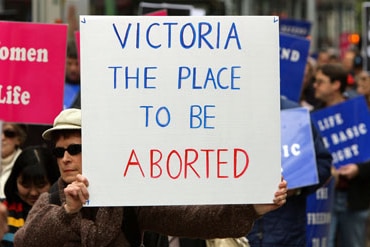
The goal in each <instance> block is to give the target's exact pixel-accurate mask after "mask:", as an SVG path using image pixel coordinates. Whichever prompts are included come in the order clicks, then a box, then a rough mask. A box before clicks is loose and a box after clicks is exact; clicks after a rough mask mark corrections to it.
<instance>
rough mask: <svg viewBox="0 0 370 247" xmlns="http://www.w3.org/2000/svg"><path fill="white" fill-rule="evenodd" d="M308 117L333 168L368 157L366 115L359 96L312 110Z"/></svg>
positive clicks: (369, 141)
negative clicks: (329, 157)
mask: <svg viewBox="0 0 370 247" xmlns="http://www.w3.org/2000/svg"><path fill="white" fill-rule="evenodd" d="M311 118H312V120H313V123H314V124H315V126H316V127H317V129H318V130H319V131H320V134H321V136H322V138H323V141H324V144H325V146H326V148H327V149H328V150H329V151H330V152H331V154H332V156H333V164H334V165H335V167H337V168H339V167H340V166H342V165H346V164H349V163H358V162H364V161H366V160H369V159H370V133H369V131H368V129H369V127H370V114H369V110H368V107H367V104H366V100H365V98H364V97H363V96H358V97H355V98H352V99H349V100H346V101H345V102H343V103H340V104H337V105H334V106H331V107H327V108H324V109H321V110H318V111H315V112H312V113H311Z"/></svg>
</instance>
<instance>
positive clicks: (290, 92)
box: [280, 33, 310, 102]
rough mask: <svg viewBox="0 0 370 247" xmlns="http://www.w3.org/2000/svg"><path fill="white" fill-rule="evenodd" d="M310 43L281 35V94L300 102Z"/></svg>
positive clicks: (303, 39) (306, 40) (298, 38)
mask: <svg viewBox="0 0 370 247" xmlns="http://www.w3.org/2000/svg"><path fill="white" fill-rule="evenodd" d="M309 48H310V41H309V40H308V39H305V38H301V37H298V36H292V35H288V34H282V33H280V78H281V81H280V93H281V95H283V96H285V97H287V98H288V99H290V100H292V101H295V102H299V98H300V95H301V91H302V83H303V76H304V70H305V67H306V63H307V57H308V51H309Z"/></svg>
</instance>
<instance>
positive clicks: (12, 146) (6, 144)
mask: <svg viewBox="0 0 370 247" xmlns="http://www.w3.org/2000/svg"><path fill="white" fill-rule="evenodd" d="M20 144H21V140H20V137H19V133H17V131H16V129H15V127H14V125H13V124H9V123H4V124H3V131H2V132H1V158H6V157H8V156H9V155H11V154H12V153H13V152H14V151H15V150H16V149H17V147H18V146H19V145H20Z"/></svg>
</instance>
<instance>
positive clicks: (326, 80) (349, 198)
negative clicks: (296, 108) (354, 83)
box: [314, 64, 370, 247]
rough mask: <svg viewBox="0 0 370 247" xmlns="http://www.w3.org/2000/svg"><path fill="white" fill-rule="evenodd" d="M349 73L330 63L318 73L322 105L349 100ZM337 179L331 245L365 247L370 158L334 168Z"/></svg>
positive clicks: (315, 85) (329, 245) (369, 194)
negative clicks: (347, 91) (346, 93)
mask: <svg viewBox="0 0 370 247" xmlns="http://www.w3.org/2000/svg"><path fill="white" fill-rule="evenodd" d="M347 77H348V72H346V71H345V70H344V68H343V66H341V65H339V64H327V65H323V66H321V67H319V68H318V70H317V72H316V81H315V83H314V87H315V97H317V98H319V99H320V100H321V101H322V102H323V105H322V106H321V108H324V107H330V106H334V105H336V104H339V103H343V102H345V101H346V100H347V98H346V96H345V90H346V86H347ZM332 172H333V175H334V177H335V178H336V180H337V183H336V188H335V193H334V206H333V210H332V217H331V229H330V236H329V241H328V247H334V246H339V247H347V246H351V247H363V246H365V245H366V223H367V218H368V215H369V204H370V191H369V188H370V161H367V162H363V163H357V164H354V163H351V164H346V165H343V166H341V167H340V168H338V169H333V170H332Z"/></svg>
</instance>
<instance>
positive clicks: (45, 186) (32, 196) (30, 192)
mask: <svg viewBox="0 0 370 247" xmlns="http://www.w3.org/2000/svg"><path fill="white" fill-rule="evenodd" d="M17 189H18V195H19V197H20V198H21V199H22V201H24V202H26V203H27V204H28V205H30V206H33V204H35V202H36V200H37V199H38V198H39V196H40V195H41V194H42V193H44V192H47V191H48V190H49V189H50V183H49V182H48V181H47V180H46V178H45V179H44V181H43V182H39V183H37V184H35V183H33V182H29V183H26V182H24V181H23V179H22V175H20V176H18V178H17Z"/></svg>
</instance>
